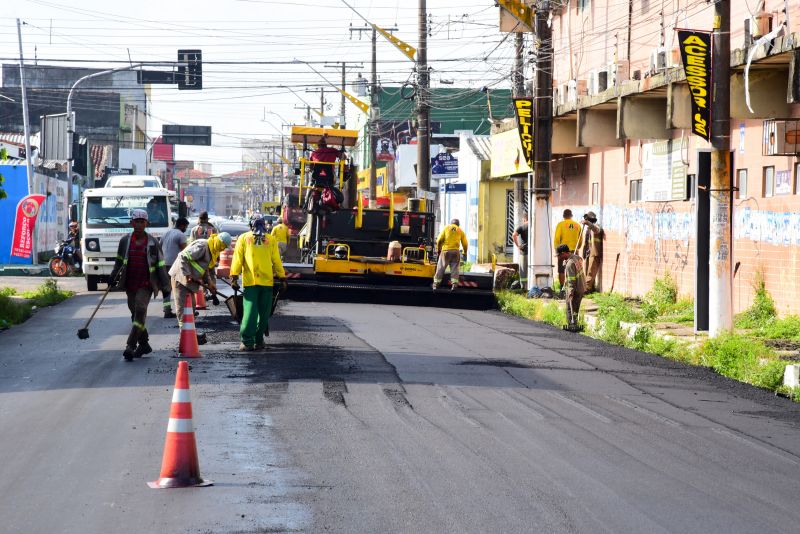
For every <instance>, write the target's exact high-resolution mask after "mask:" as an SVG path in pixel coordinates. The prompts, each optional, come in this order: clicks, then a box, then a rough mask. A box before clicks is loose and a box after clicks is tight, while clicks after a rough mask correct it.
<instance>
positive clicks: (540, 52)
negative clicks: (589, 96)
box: [528, 0, 553, 287]
mask: <svg viewBox="0 0 800 534" xmlns="http://www.w3.org/2000/svg"><path fill="white" fill-rule="evenodd" d="M535 17H536V23H535V26H536V28H535V30H536V34H535V42H536V45H535V46H536V91H535V92H536V94H535V95H534V108H535V112H534V113H535V116H536V121H535V125H534V135H535V142H534V169H533V171H534V172H533V175H532V176H531V178H532V180H529V182H530V181H532V182H533V183H532V184H531V183H529V186H528V195H529V198H528V209H529V210H530V209H531V207H533V213H532V217H529V219H530V224H531V226H530V230H532V234H533V240H532V241H533V261H532V262H530V265H529V266H528V281H529V283H530V284H532V285H535V286H537V287H551V286H552V281H553V253H552V250H551V242H550V195H551V194H552V185H551V180H550V159H551V158H552V136H553V39H552V33H551V30H550V26H548V18H549V17H550V0H542V1H541V2H539V8H538V9H537V10H536V15H535ZM530 236H531V233H530V232H529V238H530ZM529 248H530V247H529Z"/></svg>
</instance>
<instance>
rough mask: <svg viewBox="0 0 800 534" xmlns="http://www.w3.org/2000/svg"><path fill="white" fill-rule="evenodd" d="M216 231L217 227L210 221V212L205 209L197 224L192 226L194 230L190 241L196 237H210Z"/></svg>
mask: <svg viewBox="0 0 800 534" xmlns="http://www.w3.org/2000/svg"><path fill="white" fill-rule="evenodd" d="M216 233H217V229H216V227H215V226H214V225H213V224H211V223H210V222H208V212H207V211H203V212H201V213H200V216H199V217H198V218H197V226H195V227H194V228H192V232H191V234H190V235H189V242H190V243H191V242H192V241H194V240H195V239H208V238H209V237H211V236H212V235H214V234H216Z"/></svg>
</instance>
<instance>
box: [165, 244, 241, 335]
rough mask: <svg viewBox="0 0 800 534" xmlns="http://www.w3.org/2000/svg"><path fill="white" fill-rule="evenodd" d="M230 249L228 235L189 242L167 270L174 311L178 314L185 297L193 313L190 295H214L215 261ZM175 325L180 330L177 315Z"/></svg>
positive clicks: (215, 286) (179, 321)
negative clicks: (208, 292)
mask: <svg viewBox="0 0 800 534" xmlns="http://www.w3.org/2000/svg"><path fill="white" fill-rule="evenodd" d="M230 245H231V235H230V234H229V233H228V232H222V233H221V234H213V235H211V237H209V238H208V239H198V240H196V241H192V242H191V243H190V244H189V245H188V246H187V247H186V248H185V249H184V250H182V251H181V252H180V254H178V255H177V256H176V258H175V263H173V264H172V267H171V268H170V270H169V275H170V277H171V279H172V294H173V296H174V297H175V309H177V310H181V309H183V306H185V305H186V304H185V303H186V297H187V295H192V308H193V309H194V293H197V292H198V291H205V289H204V287H203V286H205V287H208V288H209V289H210V290H211V291H212V293H214V292H216V289H217V285H216V276H215V275H214V266H215V265H216V264H217V262H218V261H219V255H220V254H221V253H222V251H223V250H225V249H226V248H228V247H229V246H230ZM178 325H179V326H183V314H182V313H179V314H178Z"/></svg>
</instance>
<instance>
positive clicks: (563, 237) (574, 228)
mask: <svg viewBox="0 0 800 534" xmlns="http://www.w3.org/2000/svg"><path fill="white" fill-rule="evenodd" d="M562 215H563V219H562V220H561V221H560V222H559V223H558V224H557V225H556V233H555V236H553V249H555V250H558V247H559V246H561V245H567V247H568V248H569V251H570V252H575V251H576V250H577V249H578V240H579V239H580V235H581V225H580V224H578V222H577V221H574V220H573V219H572V210H570V209H565V210H564V213H563V214H562ZM557 263H558V282H559V284H560V285H561V289H562V291H563V289H564V268H565V265H564V263H563V262H561V261H559V262H557Z"/></svg>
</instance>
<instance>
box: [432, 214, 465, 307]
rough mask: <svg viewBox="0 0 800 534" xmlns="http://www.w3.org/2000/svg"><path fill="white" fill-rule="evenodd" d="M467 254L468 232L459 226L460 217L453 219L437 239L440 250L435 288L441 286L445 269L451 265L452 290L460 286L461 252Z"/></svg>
mask: <svg viewBox="0 0 800 534" xmlns="http://www.w3.org/2000/svg"><path fill="white" fill-rule="evenodd" d="M460 248H461V249H464V256H466V255H467V234H465V233H464V230H462V229H461V227H460V226H459V222H458V219H453V220H452V221H450V224H448V225H447V226H445V227H444V228H443V229H442V232H441V233H440V234H439V238H438V239H437V240H436V249H437V250H438V252H439V262H438V263H437V264H436V274H435V275H434V276H433V290H434V291H436V288H437V287H439V284H441V283H442V279H444V271H445V269H447V267H448V266H449V267H450V290H451V291H452V290H454V289H455V288H456V287H457V286H458V268H459V265H460V264H461V252H460V250H459V249H460Z"/></svg>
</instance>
